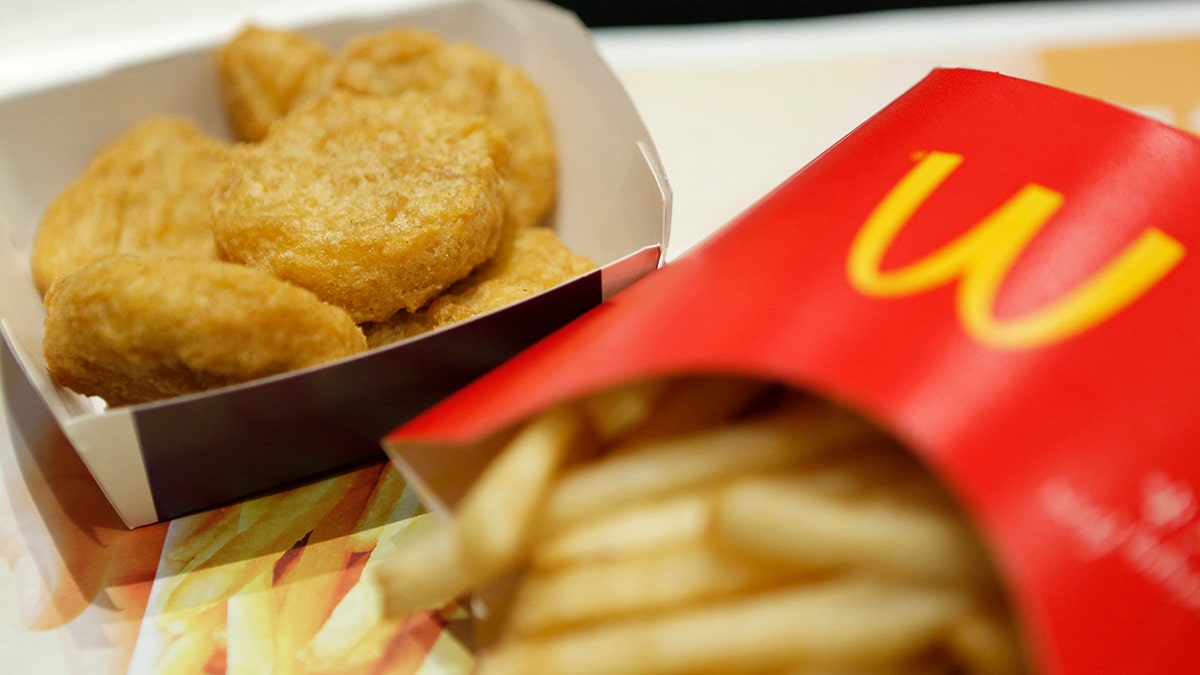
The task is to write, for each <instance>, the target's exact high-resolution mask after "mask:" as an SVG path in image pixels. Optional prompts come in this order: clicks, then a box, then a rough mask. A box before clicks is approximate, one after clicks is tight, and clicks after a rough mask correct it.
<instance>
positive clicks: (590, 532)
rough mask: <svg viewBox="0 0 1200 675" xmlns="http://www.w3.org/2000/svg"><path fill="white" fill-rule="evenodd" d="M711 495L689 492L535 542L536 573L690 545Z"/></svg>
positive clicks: (701, 529)
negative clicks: (540, 570)
mask: <svg viewBox="0 0 1200 675" xmlns="http://www.w3.org/2000/svg"><path fill="white" fill-rule="evenodd" d="M713 504H714V501H713V495H712V494H711V493H708V492H703V491H694V492H686V493H682V494H679V495H673V496H671V497H667V498H664V499H659V500H654V501H650V502H647V503H643V504H637V505H634V506H629V507H626V508H624V509H620V510H617V511H616V512H614V513H611V514H606V515H603V516H600V517H597V518H592V519H590V520H585V521H584V522H582V523H578V524H576V525H574V526H573V527H570V528H567V529H566V530H563V531H561V532H559V533H557V534H555V535H553V536H551V537H549V538H547V539H543V540H541V541H539V542H537V543H536V545H535V546H534V549H533V553H532V559H531V562H532V564H533V566H534V567H536V568H541V569H548V568H556V567H564V566H567V565H572V564H588V563H595V562H600V561H604V560H612V559H616V558H624V557H629V556H633V555H639V554H642V553H646V552H650V551H656V550H661V549H664V548H670V547H673V546H679V545H683V544H687V543H695V542H698V541H700V540H702V539H703V538H704V537H705V536H706V534H707V533H708V529H709V527H710V521H711V518H712V511H713Z"/></svg>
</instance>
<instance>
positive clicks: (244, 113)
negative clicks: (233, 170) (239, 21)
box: [217, 25, 333, 141]
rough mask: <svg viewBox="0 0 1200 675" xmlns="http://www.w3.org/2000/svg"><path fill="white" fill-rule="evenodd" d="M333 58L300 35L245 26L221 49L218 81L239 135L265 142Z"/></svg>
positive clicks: (311, 40) (318, 43) (238, 136)
mask: <svg viewBox="0 0 1200 675" xmlns="http://www.w3.org/2000/svg"><path fill="white" fill-rule="evenodd" d="M332 58H333V57H332V55H331V54H330V53H329V51H328V50H327V49H326V48H325V46H324V45H323V44H321V43H320V42H317V41H316V40H313V39H310V38H308V37H306V36H304V35H301V34H300V33H296V32H292V31H285V30H275V29H270V28H263V27H260V26H253V25H251V26H246V27H245V28H243V29H242V30H241V31H240V32H239V33H238V34H237V35H235V36H234V37H233V39H232V40H230V41H229V42H227V43H225V45H223V46H222V47H221V49H220V50H218V51H217V79H218V82H219V84H220V89H221V96H222V100H223V102H224V106H225V114H226V117H227V118H228V120H229V126H230V128H231V129H232V130H233V133H234V135H235V136H236V137H237V138H238V139H239V140H243V141H258V140H261V139H262V138H263V137H264V136H266V134H267V128H268V127H270V126H271V123H273V122H274V121H275V120H277V119H279V118H280V117H283V116H284V115H285V114H287V112H288V111H289V110H291V109H292V107H294V105H295V104H296V102H297V100H298V99H299V98H301V97H302V95H303V94H304V93H305V92H306V90H307V88H308V87H309V86H310V83H311V82H313V81H314V79H315V78H316V77H317V76H318V74H319V73H320V71H321V68H323V67H324V66H325V65H326V64H327V63H328V62H329V61H330V60H331V59H332Z"/></svg>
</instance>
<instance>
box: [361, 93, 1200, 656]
mask: <svg viewBox="0 0 1200 675" xmlns="http://www.w3.org/2000/svg"><path fill="white" fill-rule="evenodd" d="M1198 175H1200V140H1198V139H1196V138H1195V137H1193V136H1191V135H1188V134H1186V133H1184V132H1181V131H1179V130H1177V129H1175V128H1173V127H1170V126H1167V125H1164V124H1162V123H1160V122H1157V121H1153V120H1151V119H1149V118H1146V117H1143V116H1141V115H1138V114H1136V113H1133V112H1130V111H1128V110H1125V109H1122V108H1119V107H1116V106H1113V105H1109V104H1106V103H1103V102H1101V101H1097V100H1094V99H1089V98H1085V97H1082V96H1078V95H1074V94H1069V93H1066V92H1064V91H1061V90H1058V89H1054V88H1051V87H1048V86H1045V85H1040V84H1034V83H1031V82H1028V81H1023V80H1019V79H1014V78H1010V77H1007V76H1003V75H1000V74H995V73H988V72H981V71H973V70H962V69H941V70H935V71H933V72H932V73H931V74H930V75H929V76H928V77H927V78H925V79H924V80H922V81H921V82H920V83H918V84H917V85H916V86H914V87H913V88H912V89H911V90H909V91H908V92H907V93H905V94H904V95H903V96H901V97H900V98H899V99H897V100H896V101H895V102H894V103H893V104H891V105H889V106H888V107H886V108H885V109H883V110H882V111H881V112H879V113H878V114H877V115H875V116H873V117H872V118H871V119H869V120H868V121H867V122H865V123H864V124H862V125H861V126H860V127H859V128H858V129H856V130H855V131H854V132H853V133H851V134H849V135H848V136H847V137H846V138H844V139H843V140H841V141H840V142H838V143H837V144H836V145H834V146H833V147H831V148H830V149H829V150H828V151H826V152H825V153H823V154H822V155H821V156H819V157H818V158H817V159H815V160H814V161H813V162H811V163H810V164H809V165H808V166H806V167H804V168H803V169H801V170H800V171H799V172H797V173H796V174H794V175H793V176H792V177H791V178H790V179H788V180H787V181H786V182H785V183H784V184H782V185H781V186H779V187H778V188H777V189H776V190H775V191H773V192H772V193H771V194H769V195H767V196H766V197H765V198H764V199H762V200H761V201H760V202H758V203H757V204H755V205H754V206H752V207H751V208H749V209H748V210H746V211H745V212H743V214H742V215H740V216H739V217H738V218H737V219H736V220H735V221H734V222H732V223H730V224H729V225H728V226H727V227H725V228H723V229H722V230H721V231H719V232H718V233H717V234H715V235H714V236H713V237H711V238H710V239H709V240H708V241H706V242H704V243H702V244H701V245H700V246H698V247H697V248H696V249H694V250H693V251H690V252H689V253H688V254H687V255H685V256H683V257H681V258H680V259H679V260H678V261H675V262H672V263H670V264H668V265H667V266H666V267H665V268H663V269H661V270H659V271H657V272H655V273H653V274H651V275H649V277H647V278H645V279H643V280H641V281H639V282H638V283H636V284H634V285H633V286H632V287H630V288H629V289H627V290H626V291H624V292H622V293H620V294H618V295H617V296H616V297H614V298H612V299H611V300H609V301H608V302H606V303H604V304H603V305H601V306H600V307H598V308H596V309H594V310H592V311H590V312H589V313H588V314H586V315H585V316H584V317H582V318H581V319H579V320H577V321H575V322H573V323H571V324H570V325H568V326H567V327H565V328H564V329H562V330H560V331H558V332H556V333H555V334H553V335H552V336H550V337H549V338H547V339H546V340H544V341H542V342H540V343H539V344H537V345H535V346H534V347H533V348H531V349H530V350H528V351H526V352H524V353H523V354H521V355H520V356H518V357H517V358H516V359H514V360H512V361H510V362H508V363H507V364H506V365H505V366H503V367H501V368H500V369H498V370H496V371H494V372H493V373H491V374H489V375H488V376H486V377H484V378H482V379H481V380H479V381H478V382H476V383H474V384H473V385H472V386H470V387H468V388H466V389H465V390H463V391H462V392H460V393H459V394H457V395H456V396H454V397H452V398H450V399H449V400H447V401H446V402H444V403H443V404H440V405H439V406H437V407H435V408H433V409H432V410H430V411H428V412H427V413H426V414H424V415H422V416H420V417H418V418H417V419H416V420H414V421H413V422H411V423H409V424H407V425H405V426H403V427H401V428H400V429H398V430H396V431H395V432H393V434H391V435H390V436H389V437H387V438H386V439H385V447H386V448H387V450H388V452H389V453H390V454H391V456H392V457H393V459H395V460H396V461H397V463H398V464H399V465H400V466H401V467H402V468H403V469H404V470H405V471H406V472H407V473H408V474H409V475H410V476H411V477H412V479H413V480H415V481H419V482H420V484H421V485H422V486H423V489H424V490H425V493H426V496H427V497H428V498H429V499H431V500H433V503H434V504H435V505H437V506H439V507H444V508H452V506H453V503H454V500H455V499H456V497H457V495H458V494H459V493H460V491H461V490H462V489H463V487H464V486H465V485H467V484H469V482H470V480H471V478H472V475H471V473H470V472H471V471H473V470H474V469H475V468H477V467H478V465H479V464H480V463H481V462H482V461H483V460H485V459H486V458H479V457H471V456H468V454H463V453H456V452H455V451H454V447H452V446H454V445H456V444H462V443H466V442H469V441H470V440H472V439H475V438H479V437H481V436H482V435H483V434H485V433H486V432H488V431H489V430H494V429H499V428H502V427H504V426H506V425H508V424H510V423H512V422H514V421H516V420H519V419H523V418H525V417H526V416H528V415H530V414H532V413H533V412H534V411H537V410H539V409H542V408H545V407H547V406H549V405H551V404H552V403H554V402H556V401H559V400H563V399H568V398H572V397H575V396H577V395H581V394H583V393H586V392H589V391H594V390H597V389H600V388H603V387H606V386H609V385H612V384H615V383H619V382H623V381H630V380H636V379H642V378H647V377H653V376H660V375H671V374H680V373H688V372H724V373H743V374H748V375H754V376H760V377H763V378H768V379H775V380H782V381H785V382H788V383H791V384H793V385H795V386H798V387H802V388H805V389H808V390H811V391H813V392H816V393H819V394H822V395H824V396H827V397H829V398H831V399H834V400H837V401H840V402H843V403H847V404H849V405H851V406H853V407H854V408H856V409H858V410H859V411H861V412H863V413H864V414H866V415H868V416H869V417H871V418H872V419H874V420H875V421H876V422H878V423H879V424H881V425H882V426H884V427H885V428H886V429H888V430H890V431H891V432H892V433H893V434H894V435H895V436H896V437H898V438H899V439H901V440H902V441H904V442H905V443H906V444H907V445H908V446H910V447H911V448H912V450H913V451H914V452H915V453H917V454H918V455H919V456H920V457H921V458H923V460H925V461H926V462H927V463H928V464H929V466H931V467H932V468H933V470H934V471H935V472H936V473H937V474H939V475H940V477H941V478H942V479H943V480H944V482H945V483H946V484H947V485H948V486H949V487H950V488H951V489H952V491H953V492H954V493H955V494H956V495H957V496H958V498H959V499H960V501H961V503H962V504H963V506H964V508H965V509H966V510H967V512H968V513H969V515H970V516H971V517H972V518H973V519H974V521H975V523H976V524H977V525H978V528H979V529H980V531H981V532H982V534H983V536H984V538H985V539H986V541H987V543H988V545H989V548H990V549H991V551H992V552H993V554H994V557H995V559H996V562H997V564H998V567H999V568H1000V571H1001V573H1002V576H1003V577H1004V580H1005V582H1006V586H1007V588H1008V589H1009V591H1010V594H1011V600H1012V604H1013V606H1014V608H1015V611H1016V613H1017V616H1018V618H1019V620H1020V623H1021V624H1022V626H1023V629H1024V633H1025V635H1026V637H1027V640H1028V642H1029V644H1028V647H1029V651H1030V653H1031V655H1032V657H1031V658H1032V659H1033V661H1034V663H1033V666H1034V667H1035V670H1036V671H1037V672H1039V673H1044V674H1045V675H1084V674H1087V675H1091V674H1093V673H1180V674H1182V673H1194V672H1200V650H1197V649H1196V646H1195V643H1194V641H1195V636H1196V635H1200V461H1197V453H1196V447H1197V443H1198V441H1200V414H1198V413H1200V403H1198V401H1200V396H1198V394H1200V384H1198V383H1200V356H1198V355H1197V354H1198V351H1197V347H1196V346H1197V345H1200V320H1197V319H1196V317H1195V315H1194V312H1193V311H1192V308H1193V307H1195V305H1196V302H1197V298H1200V264H1198V263H1197V258H1196V255H1195V254H1194V253H1193V251H1194V250H1196V249H1197V248H1200V191H1198V190H1196V188H1195V182H1196V176H1198ZM447 446H451V447H447Z"/></svg>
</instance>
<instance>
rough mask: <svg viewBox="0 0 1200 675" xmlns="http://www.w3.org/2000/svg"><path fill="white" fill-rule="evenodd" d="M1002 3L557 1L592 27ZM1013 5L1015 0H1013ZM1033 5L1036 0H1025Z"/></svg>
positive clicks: (992, 0)
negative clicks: (1032, 2)
mask: <svg viewBox="0 0 1200 675" xmlns="http://www.w3.org/2000/svg"><path fill="white" fill-rule="evenodd" d="M1000 1H1003V0H976V1H975V2H953V1H952V0H910V1H908V2H901V1H899V0H842V1H841V2H812V1H811V0H792V1H790V2H789V1H788V0H740V1H739V0H733V1H726V2H711V1H710V2H688V1H687V0H650V1H648V2H639V1H638V0H564V1H561V2H556V3H555V4H557V5H561V6H563V7H566V8H568V9H571V10H573V11H574V12H575V13H576V14H578V15H579V17H580V19H582V20H583V22H584V23H586V24H587V25H589V26H593V27H603V26H634V25H668V24H692V23H712V22H721V21H745V20H758V19H800V18H810V17H817V16H832V15H841V14H856V13H861V12H873V11H879V10H893V9H910V8H916V7H948V6H963V5H984V4H993V3H995V2H1000ZM1009 1H1010V2H1011V1H1012V0H1009ZM1026 1H1035V0H1026Z"/></svg>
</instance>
